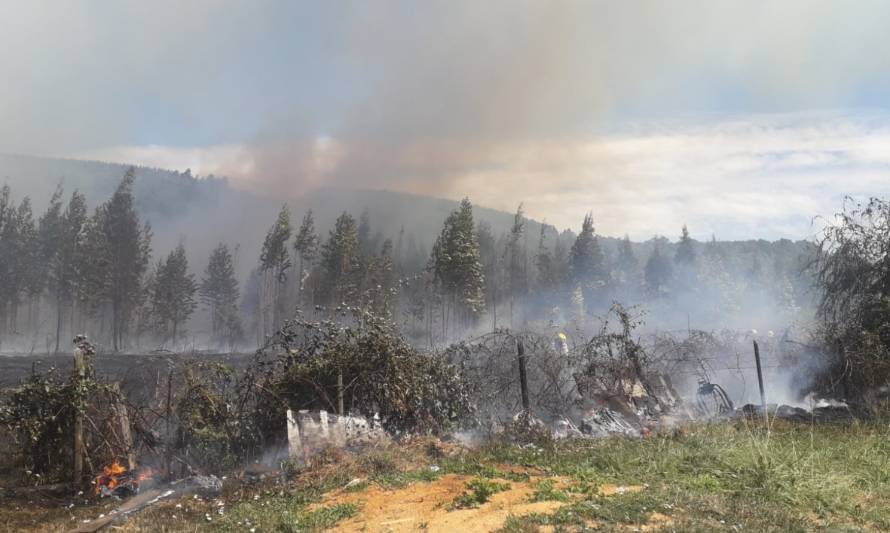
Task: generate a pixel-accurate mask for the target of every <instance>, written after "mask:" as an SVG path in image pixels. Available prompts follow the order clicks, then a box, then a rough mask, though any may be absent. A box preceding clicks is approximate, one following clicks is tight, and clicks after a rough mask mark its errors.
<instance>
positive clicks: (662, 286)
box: [645, 243, 673, 296]
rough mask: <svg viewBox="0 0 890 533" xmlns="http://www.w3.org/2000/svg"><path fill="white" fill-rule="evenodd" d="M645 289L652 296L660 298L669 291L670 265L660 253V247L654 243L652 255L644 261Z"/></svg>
mask: <svg viewBox="0 0 890 533" xmlns="http://www.w3.org/2000/svg"><path fill="white" fill-rule="evenodd" d="M645 275H646V288H647V289H648V290H649V292H650V294H652V295H653V296H662V295H664V294H665V293H666V292H667V291H668V290H669V289H668V286H669V284H670V280H671V277H672V275H673V273H672V269H671V263H670V261H669V260H668V258H666V257H665V256H664V255H662V253H661V247H660V246H659V245H658V244H657V243H656V244H655V249H654V250H653V251H652V255H651V256H649V260H648V261H646V271H645Z"/></svg>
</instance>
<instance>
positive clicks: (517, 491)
mask: <svg viewBox="0 0 890 533" xmlns="http://www.w3.org/2000/svg"><path fill="white" fill-rule="evenodd" d="M472 479H473V478H472V477H471V476H462V475H456V474H449V475H445V476H443V477H441V478H440V479H438V480H436V481H432V482H427V483H415V484H413V485H411V486H408V487H406V488H402V489H389V490H388V489H383V488H380V487H378V486H376V485H374V486H371V487H369V488H367V489H366V490H364V491H361V492H347V491H345V490H342V489H341V490H337V491H334V492H332V493H330V494H328V495H327V496H326V497H325V498H324V500H323V501H322V502H321V503H320V504H318V505H319V506H328V505H337V504H344V503H351V504H356V505H357V506H359V508H360V511H359V513H358V514H357V515H356V516H354V517H353V518H350V519H349V520H346V521H343V522H340V523H339V524H337V526H336V527H335V528H334V529H333V530H332V531H337V532H352V531H378V532H382V533H401V532H414V531H419V530H420V531H428V532H441V533H446V532H448V533H450V532H454V531H461V532H464V533H476V532H480V533H481V532H488V531H495V530H497V529H499V528H501V527H502V526H503V525H504V523H505V522H506V520H507V518H508V517H510V516H517V517H519V516H525V515H529V514H535V513H542V514H546V513H552V512H554V511H556V510H557V509H559V508H560V507H562V506H564V505H568V504H569V503H571V502H569V501H567V502H559V501H540V502H533V501H531V499H532V496H533V495H534V493H535V485H536V482H537V481H538V480H540V479H542V478H534V477H533V478H531V479H529V481H527V482H515V481H505V480H495V481H501V482H504V483H509V484H510V489H509V490H507V491H504V492H500V493H497V494H495V495H493V496H492V497H491V499H490V501H488V502H487V503H484V504H482V505H480V506H479V507H477V508H473V509H450V505H451V503H452V502H453V501H454V499H455V498H456V497H457V496H459V495H460V494H461V493H463V492H464V491H465V490H466V489H465V485H466V483H467V482H468V481H470V480H472ZM548 479H550V480H551V481H553V482H554V483H556V484H557V486H563V485H566V484H567V483H568V480H565V479H562V478H548ZM640 490H643V487H639V486H632V487H619V486H615V485H606V486H603V487H601V488H600V494H602V495H604V496H609V495H614V494H619V493H623V492H637V491H640Z"/></svg>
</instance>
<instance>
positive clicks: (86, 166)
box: [0, 154, 809, 276]
mask: <svg viewBox="0 0 890 533" xmlns="http://www.w3.org/2000/svg"><path fill="white" fill-rule="evenodd" d="M127 168H128V166H127V165H120V164H114V163H103V162H98V161H80V160H74V159H54V158H44V157H32V156H20V155H3V154H0V185H2V184H7V185H9V186H10V187H11V189H12V195H13V197H14V198H16V199H21V198H22V197H24V196H29V197H30V198H31V200H32V202H33V205H34V211H35V213H36V214H39V213H40V212H41V211H42V210H43V209H44V208H45V206H46V204H47V202H48V201H49V198H50V197H51V196H52V194H53V192H54V191H55V189H56V187H57V186H59V185H62V186H63V187H64V189H65V195H66V197H67V196H68V195H69V194H70V193H71V192H72V191H73V190H75V189H77V190H79V191H81V192H82V193H84V194H85V195H86V197H87V201H88V203H89V205H91V206H95V205H98V204H99V203H101V202H104V201H105V200H107V199H108V198H109V197H110V196H111V194H112V193H113V192H114V189H115V187H116V186H117V185H118V183H119V182H120V180H121V177H122V176H123V175H124V172H125V171H126V170H127ZM135 197H136V205H137V208H138V210H139V212H140V215H141V216H142V217H143V218H144V219H146V220H148V221H150V222H151V224H152V228H153V232H154V239H153V248H154V252H155V253H154V255H155V257H159V256H160V255H161V254H166V253H167V252H168V251H169V250H170V249H172V248H173V247H174V246H175V245H176V244H177V243H178V242H180V241H182V242H184V243H185V244H186V248H187V250H188V251H189V255H190V258H191V264H192V265H193V268H194V269H195V270H198V269H202V268H203V267H204V265H205V264H206V258H207V256H208V255H209V252H210V250H212V248H213V247H214V246H215V245H216V244H217V243H218V242H225V243H227V244H229V245H231V246H233V247H234V246H238V247H239V252H238V257H237V263H238V272H239V274H240V275H241V276H244V275H246V273H247V272H248V271H249V270H250V269H251V268H252V267H253V266H255V264H256V258H257V257H258V255H259V251H260V247H261V245H262V240H263V236H264V235H265V232H266V230H267V229H268V227H269V226H270V225H271V224H272V222H273V221H274V220H275V217H276V215H277V212H278V210H279V208H280V207H281V204H283V203H285V202H286V203H288V205H289V207H290V208H291V211H292V216H293V218H294V219H295V222H296V221H298V219H299V218H300V217H302V215H303V213H304V212H305V211H306V210H307V209H309V208H312V210H313V211H314V213H315V217H316V224H317V227H318V229H319V231H320V233H321V235H322V236H325V235H326V234H327V231H328V229H329V228H331V227H332V225H333V222H334V220H335V219H336V217H337V216H338V215H339V214H340V213H342V212H343V211H347V212H350V213H352V214H353V215H354V216H355V217H356V218H358V217H359V216H360V215H361V213H362V212H363V211H365V210H367V213H368V216H369V218H370V222H371V227H372V236H376V239H375V240H378V241H381V242H382V240H383V239H385V238H387V237H389V238H393V239H396V238H397V237H398V235H399V233H400V232H401V231H402V230H403V229H404V238H405V241H406V243H407V242H412V243H413V247H414V248H415V249H416V253H417V254H419V255H426V254H428V253H429V249H430V246H431V245H432V242H433V241H434V240H435V238H436V236H437V235H438V233H439V231H440V230H441V227H442V222H443V220H444V219H445V217H446V216H448V213H449V212H451V211H452V210H453V209H455V207H457V204H458V202H457V201H454V200H446V199H440V198H432V197H428V196H419V195H413V194H406V193H400V192H392V191H369V190H356V189H334V188H324V189H319V190H317V191H314V192H311V193H309V194H307V195H305V196H302V197H298V198H293V199H287V198H282V197H281V196H278V195H276V196H272V195H264V194H262V193H251V192H248V191H244V190H240V189H236V188H235V187H233V186H232V184H231V183H229V181H228V180H227V179H225V178H220V177H213V176H210V177H195V176H192V175H191V173H189V172H176V171H170V170H163V169H157V168H149V167H136V182H135ZM471 200H472V198H471ZM474 215H475V218H476V220H477V221H479V220H481V221H485V222H487V223H488V224H489V225H490V226H491V232H492V234H493V235H494V236H495V238H498V237H500V236H501V235H503V234H506V233H508V232H509V230H510V228H511V226H512V225H513V221H514V215H513V213H506V212H504V211H498V210H494V209H488V208H485V207H484V206H475V211H474ZM595 219H596V213H594V222H595ZM580 223H581V221H580V220H579V221H578V226H580ZM540 228H541V226H540V223H539V222H537V221H534V220H528V221H527V222H526V228H525V232H524V237H523V240H524V241H525V242H524V247H525V248H527V249H529V250H533V249H535V247H536V246H537V243H538V239H539V236H540ZM671 229H672V231H671V232H670V234H669V235H667V236H666V237H667V238H664V237H661V238H652V239H649V240H647V241H645V242H641V243H634V244H633V249H634V251H635V253H636V255H637V256H638V257H640V258H643V259H645V258H646V257H648V256H649V255H650V254H651V253H652V251H653V250H654V248H655V247H656V245H657V246H658V248H659V249H660V250H661V251H662V252H663V253H664V254H665V255H666V256H670V257H672V256H673V254H674V247H675V246H676V241H677V237H678V236H679V234H680V229H681V228H671ZM693 229H694V228H693ZM555 237H556V229H554V228H552V227H548V229H547V239H548V241H550V243H551V246H552V244H553V241H554V239H555ZM562 237H563V238H562V239H560V240H561V241H563V244H564V245H565V246H567V247H568V246H571V240H572V239H574V233H573V232H572V231H564V232H563V235H562ZM600 239H601V243H602V246H603V250H604V252H606V255H607V257H612V258H614V257H617V255H618V248H619V244H620V239H618V238H614V237H604V236H601V237H600ZM704 246H705V243H701V242H695V241H694V247H695V248H696V249H698V251H703V250H704ZM716 246H717V248H718V249H719V250H720V251H721V254H722V255H723V256H724V259H725V260H726V262H727V263H729V264H730V265H731V266H732V270H734V271H736V272H744V271H746V270H748V269H758V268H764V269H766V270H768V269H771V268H773V267H774V263H775V262H781V263H782V264H783V269H788V270H790V271H792V272H793V269H794V268H795V267H794V266H792V263H794V262H796V261H798V259H799V258H800V257H801V256H802V255H807V254H808V253H809V252H808V250H809V244H808V243H806V242H802V241H799V242H792V241H788V240H780V241H775V242H770V241H763V240H756V241H755V240H751V241H737V242H724V241H718V242H717V243H716Z"/></svg>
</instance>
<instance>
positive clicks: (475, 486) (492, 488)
mask: <svg viewBox="0 0 890 533" xmlns="http://www.w3.org/2000/svg"><path fill="white" fill-rule="evenodd" d="M465 486H466V489H467V490H465V491H464V492H463V493H461V494H460V495H459V496H457V497H456V498H454V501H453V502H451V508H452V509H472V508H474V507H479V506H480V505H482V504H484V503H487V502H488V500H489V499H490V498H491V497H492V496H493V495H495V494H497V493H499V492H504V491H506V490H510V484H509V483H499V482H497V481H492V480H490V479H484V478H476V479H473V480H470V481H468V482H467V483H466V485H465Z"/></svg>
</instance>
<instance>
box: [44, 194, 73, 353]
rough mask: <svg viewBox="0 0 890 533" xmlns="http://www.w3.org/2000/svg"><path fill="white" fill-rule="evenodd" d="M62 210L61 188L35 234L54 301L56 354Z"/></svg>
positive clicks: (60, 320) (57, 345)
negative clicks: (37, 235)
mask: <svg viewBox="0 0 890 533" xmlns="http://www.w3.org/2000/svg"><path fill="white" fill-rule="evenodd" d="M65 215H66V214H65V212H63V210H62V188H61V187H58V188H57V189H56V192H55V193H53V196H52V198H51V199H50V202H49V207H47V209H46V212H45V213H44V214H43V216H41V217H40V221H39V223H38V225H37V228H38V229H37V232H38V234H39V236H40V252H41V254H40V256H41V257H40V259H41V260H40V265H41V267H40V268H41V269H42V270H43V273H42V275H43V276H44V277H45V278H46V280H47V288H48V290H49V293H50V295H51V296H54V297H55V300H56V352H58V351H59V344H60V336H61V329H62V298H61V296H62V290H61V287H60V284H61V283H64V280H62V279H61V278H63V277H64V273H63V272H60V270H61V269H60V265H61V263H62V257H61V254H62V253H63V250H64V248H65V239H66V237H67V232H66V228H65V226H66V224H67V220H66V218H67V217H66V216H65Z"/></svg>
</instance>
